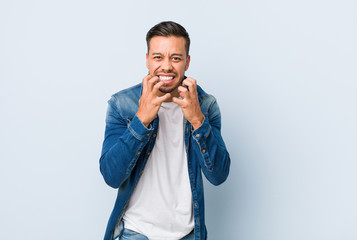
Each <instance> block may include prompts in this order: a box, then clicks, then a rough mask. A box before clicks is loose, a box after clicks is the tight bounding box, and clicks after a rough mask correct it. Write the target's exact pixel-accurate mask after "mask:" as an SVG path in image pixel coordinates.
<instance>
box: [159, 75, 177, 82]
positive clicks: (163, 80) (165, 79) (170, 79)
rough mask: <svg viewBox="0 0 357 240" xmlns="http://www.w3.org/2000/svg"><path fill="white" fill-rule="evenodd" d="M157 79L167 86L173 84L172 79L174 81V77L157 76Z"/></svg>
mask: <svg viewBox="0 0 357 240" xmlns="http://www.w3.org/2000/svg"><path fill="white" fill-rule="evenodd" d="M158 77H159V80H160V81H161V82H164V83H165V84H169V83H171V82H173V81H174V79H175V76H163V75H159V76H158Z"/></svg>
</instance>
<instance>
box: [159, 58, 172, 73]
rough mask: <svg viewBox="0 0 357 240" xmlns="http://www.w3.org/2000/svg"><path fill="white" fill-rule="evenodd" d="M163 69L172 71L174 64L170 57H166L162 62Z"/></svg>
mask: <svg viewBox="0 0 357 240" xmlns="http://www.w3.org/2000/svg"><path fill="white" fill-rule="evenodd" d="M161 70H162V71H165V72H171V71H172V64H171V61H170V59H167V58H166V59H164V60H163V61H162V64H161Z"/></svg>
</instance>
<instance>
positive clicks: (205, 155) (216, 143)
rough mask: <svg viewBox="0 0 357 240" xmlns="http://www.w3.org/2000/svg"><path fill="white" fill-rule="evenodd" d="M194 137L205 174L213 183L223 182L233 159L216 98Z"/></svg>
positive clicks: (194, 143) (193, 133)
mask: <svg viewBox="0 0 357 240" xmlns="http://www.w3.org/2000/svg"><path fill="white" fill-rule="evenodd" d="M192 138H193V149H194V151H196V156H199V163H200V165H201V169H202V172H203V174H204V175H205V176H206V178H207V179H208V181H209V182H211V183H212V184H213V185H219V184H221V183H223V182H224V181H225V180H226V179H227V177H228V174H229V168H230V163H231V160H230V157H229V153H228V151H227V149H226V146H225V144H224V141H223V139H222V136H221V113H220V110H219V107H218V104H217V102H216V100H214V101H213V103H212V104H211V106H210V108H209V110H208V114H207V116H205V119H204V121H203V123H202V125H201V126H200V127H199V128H197V129H196V130H194V131H193V132H192Z"/></svg>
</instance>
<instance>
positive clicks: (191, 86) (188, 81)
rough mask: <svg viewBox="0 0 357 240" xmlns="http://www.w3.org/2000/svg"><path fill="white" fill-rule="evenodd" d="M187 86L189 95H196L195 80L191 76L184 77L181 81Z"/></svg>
mask: <svg viewBox="0 0 357 240" xmlns="http://www.w3.org/2000/svg"><path fill="white" fill-rule="evenodd" d="M182 85H185V86H187V87H188V89H189V91H190V95H191V96H195V95H197V82H196V80H195V79H193V78H186V79H185V80H184V81H183V84H182Z"/></svg>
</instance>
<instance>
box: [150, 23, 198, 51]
mask: <svg viewBox="0 0 357 240" xmlns="http://www.w3.org/2000/svg"><path fill="white" fill-rule="evenodd" d="M156 36H162V37H170V36H174V37H183V38H184V39H185V49H186V55H187V56H188V55H189V54H188V53H189V51H190V43H191V41H190V37H189V35H188V32H186V29H185V28H184V27H182V26H181V25H180V24H178V23H175V22H172V21H167V22H161V23H158V24H156V25H155V26H153V27H152V28H151V29H150V30H149V31H148V33H147V34H146V44H147V47H148V53H149V51H150V41H151V39H152V38H153V37H156Z"/></svg>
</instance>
